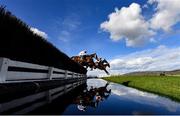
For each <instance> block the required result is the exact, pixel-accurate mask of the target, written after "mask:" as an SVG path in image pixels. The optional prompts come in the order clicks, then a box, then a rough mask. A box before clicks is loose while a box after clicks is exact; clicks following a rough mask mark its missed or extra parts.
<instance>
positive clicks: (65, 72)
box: [65, 70, 68, 79]
mask: <svg viewBox="0 0 180 116" xmlns="http://www.w3.org/2000/svg"><path fill="white" fill-rule="evenodd" d="M67 73H68V72H67V70H65V79H67V76H68V74H67Z"/></svg>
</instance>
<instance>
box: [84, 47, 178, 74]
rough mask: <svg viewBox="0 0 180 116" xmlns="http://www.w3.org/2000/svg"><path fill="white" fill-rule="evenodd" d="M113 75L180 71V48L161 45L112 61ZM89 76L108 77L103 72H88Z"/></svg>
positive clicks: (111, 71)
mask: <svg viewBox="0 0 180 116" xmlns="http://www.w3.org/2000/svg"><path fill="white" fill-rule="evenodd" d="M110 65H111V68H110V69H108V71H109V72H110V74H111V75H115V74H124V73H128V72H135V71H164V70H166V71H167V70H175V69H180V47H177V48H168V47H166V46H163V45H160V46H158V47H157V48H154V49H148V50H143V51H138V52H135V53H131V54H127V55H125V56H121V57H116V58H115V59H112V60H111V61H110ZM88 75H97V76H107V75H106V73H105V72H103V71H99V70H96V71H93V72H88Z"/></svg>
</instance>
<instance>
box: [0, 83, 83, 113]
mask: <svg viewBox="0 0 180 116" xmlns="http://www.w3.org/2000/svg"><path fill="white" fill-rule="evenodd" d="M84 81H85V80H81V81H79V82H75V83H71V84H67V85H64V86H60V87H57V88H54V89H50V90H48V91H43V92H40V93H36V94H33V95H29V96H26V97H22V98H18V99H14V100H10V101H8V102H4V103H0V106H1V107H0V113H3V112H8V111H9V110H10V111H11V110H12V111H14V110H13V109H14V108H18V110H17V109H16V110H15V112H14V113H13V114H26V113H28V112H31V111H33V110H35V109H37V108H39V107H41V106H43V105H45V104H48V103H51V101H53V100H54V99H56V98H58V97H59V96H61V95H63V94H66V93H67V92H69V91H70V90H72V89H74V88H76V87H78V86H79V85H82V84H83V83H85V82H84ZM26 104H31V105H26ZM22 106H23V107H22Z"/></svg>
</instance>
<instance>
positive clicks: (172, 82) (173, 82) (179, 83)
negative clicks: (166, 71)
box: [103, 76, 180, 101]
mask: <svg viewBox="0 0 180 116" xmlns="http://www.w3.org/2000/svg"><path fill="white" fill-rule="evenodd" d="M103 79H104V80H107V81H111V82H115V83H119V84H123V85H125V86H129V87H134V88H137V89H140V90H143V91H148V92H152V93H156V94H159V95H162V96H166V97H169V98H171V99H173V100H176V101H180V76H179V77H178V76H146V77H145V76H111V77H106V78H103Z"/></svg>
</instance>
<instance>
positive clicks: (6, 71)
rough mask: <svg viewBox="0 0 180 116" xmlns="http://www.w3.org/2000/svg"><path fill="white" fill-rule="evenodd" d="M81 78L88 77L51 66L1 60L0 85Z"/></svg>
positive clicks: (6, 59)
mask: <svg viewBox="0 0 180 116" xmlns="http://www.w3.org/2000/svg"><path fill="white" fill-rule="evenodd" d="M80 77H86V75H85V74H80V73H75V72H71V71H68V70H63V69H58V68H54V67H49V66H43V65H37V64H32V63H25V62H20V61H14V60H10V59H8V58H0V83H13V82H28V81H42V80H58V79H68V78H80Z"/></svg>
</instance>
